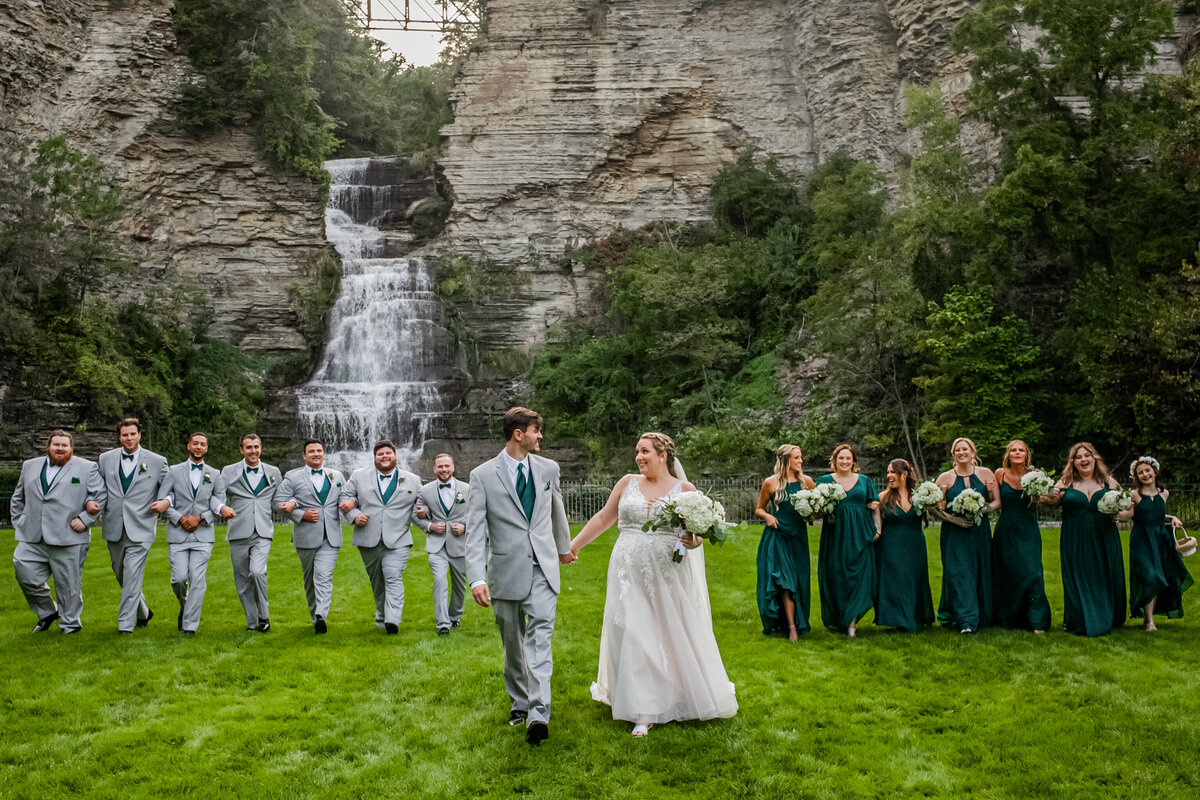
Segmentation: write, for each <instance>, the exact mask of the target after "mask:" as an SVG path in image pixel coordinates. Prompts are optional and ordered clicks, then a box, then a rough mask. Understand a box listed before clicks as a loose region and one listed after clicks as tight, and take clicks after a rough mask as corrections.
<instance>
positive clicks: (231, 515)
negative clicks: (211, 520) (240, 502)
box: [221, 506, 237, 519]
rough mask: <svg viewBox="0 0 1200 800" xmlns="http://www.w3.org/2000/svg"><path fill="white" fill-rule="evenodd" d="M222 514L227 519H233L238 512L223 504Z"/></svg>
mask: <svg viewBox="0 0 1200 800" xmlns="http://www.w3.org/2000/svg"><path fill="white" fill-rule="evenodd" d="M221 516H222V517H224V518H225V519H233V518H234V517H236V516H237V512H236V511H234V510H233V509H232V508H230V507H229V506H221Z"/></svg>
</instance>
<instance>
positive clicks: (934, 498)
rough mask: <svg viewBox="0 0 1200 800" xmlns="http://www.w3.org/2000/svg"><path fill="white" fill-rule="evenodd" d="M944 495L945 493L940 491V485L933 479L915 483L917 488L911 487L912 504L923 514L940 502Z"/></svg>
mask: <svg viewBox="0 0 1200 800" xmlns="http://www.w3.org/2000/svg"><path fill="white" fill-rule="evenodd" d="M945 496H946V493H945V492H943V491H942V487H940V486H938V485H937V484H936V483H934V482H933V481H922V482H921V483H919V484H917V488H915V489H913V493H912V504H913V506H915V507H916V509H917V512H918V513H920V514H924V513H925V512H926V511H928V510H929V509H931V508H933V507H934V506H936V505H937V504H938V503H940V502H942V498H943V497H945Z"/></svg>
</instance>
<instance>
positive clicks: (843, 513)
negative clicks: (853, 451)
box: [817, 475, 875, 632]
mask: <svg viewBox="0 0 1200 800" xmlns="http://www.w3.org/2000/svg"><path fill="white" fill-rule="evenodd" d="M817 483H834V478H833V475H822V476H821V477H820V478H818V479H817ZM874 500H875V484H874V483H873V482H872V481H871V479H870V478H868V477H867V476H865V475H859V476H858V480H857V481H856V482H855V484H854V486H853V487H851V489H850V491H848V492H846V498H845V499H844V500H842V502H840V503H838V506H837V508H836V509H834V512H833V514H831V515H830V516H828V517H826V518H825V521H824V522H823V523H822V524H821V543H820V546H819V547H818V549H817V586H818V587H819V589H820V591H821V622H823V623H824V624H825V627H826V628H828V629H829V630H833V631H839V632H844V631H846V630H847V629H848V628H849V627H850V624H851V623H854V622H857V621H858V620H860V619H862V618H863V616H864V615H865V614H866V613H867V612H868V611H870V610H871V592H873V591H874V589H875V548H874V546H873V545H872V542H873V541H874V539H875V516H874V514H873V512H872V511H871V510H870V509H869V508H867V504H868V503H870V502H872V501H874Z"/></svg>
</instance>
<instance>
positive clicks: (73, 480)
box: [71, 478, 79, 483]
mask: <svg viewBox="0 0 1200 800" xmlns="http://www.w3.org/2000/svg"><path fill="white" fill-rule="evenodd" d="M71 483H79V478H71Z"/></svg>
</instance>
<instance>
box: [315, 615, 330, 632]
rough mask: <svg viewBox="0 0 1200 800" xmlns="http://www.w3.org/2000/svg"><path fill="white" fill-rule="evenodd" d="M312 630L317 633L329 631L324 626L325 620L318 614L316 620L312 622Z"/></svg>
mask: <svg viewBox="0 0 1200 800" xmlns="http://www.w3.org/2000/svg"><path fill="white" fill-rule="evenodd" d="M313 630H315V631H316V632H317V633H324V632H325V631H327V630H329V628H328V627H327V626H326V625H325V618H324V617H322V616H321V615H320V614H318V615H317V618H316V619H315V620H313Z"/></svg>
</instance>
